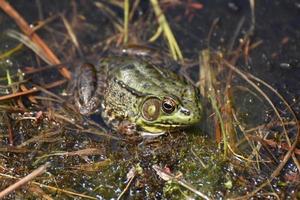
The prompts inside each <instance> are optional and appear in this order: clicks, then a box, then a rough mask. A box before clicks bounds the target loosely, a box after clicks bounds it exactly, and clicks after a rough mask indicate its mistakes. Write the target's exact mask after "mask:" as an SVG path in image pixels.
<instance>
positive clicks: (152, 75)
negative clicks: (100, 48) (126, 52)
mask: <svg viewBox="0 0 300 200" xmlns="http://www.w3.org/2000/svg"><path fill="white" fill-rule="evenodd" d="M104 61H105V62H103V61H102V62H101V63H102V64H103V63H106V67H107V69H106V70H107V81H108V82H111V81H118V82H119V84H121V85H124V86H126V88H128V89H131V90H132V92H135V93H136V95H141V96H143V95H151V94H152V95H155V96H164V95H168V94H170V93H171V94H173V95H174V96H179V97H180V96H182V92H183V91H182V90H179V89H183V90H184V88H185V87H189V84H187V83H186V81H185V79H183V78H181V77H179V76H177V75H176V74H175V73H174V72H172V71H169V70H166V69H165V68H164V67H162V66H158V65H154V64H153V63H150V62H149V61H146V60H143V59H141V58H136V57H127V56H123V57H122V56H121V57H110V58H106V59H104Z"/></svg>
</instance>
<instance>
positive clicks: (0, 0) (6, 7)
mask: <svg viewBox="0 0 300 200" xmlns="http://www.w3.org/2000/svg"><path fill="white" fill-rule="evenodd" d="M0 8H1V9H2V10H3V11H4V12H5V13H6V14H7V15H9V16H10V17H11V18H12V19H13V20H14V21H15V22H16V24H17V25H18V26H19V28H20V29H21V30H22V31H23V32H24V33H25V34H26V35H27V36H28V37H30V38H31V40H32V41H33V42H34V43H35V44H36V45H38V46H39V47H40V48H41V49H42V50H43V51H44V52H45V55H47V57H48V59H49V60H50V61H51V62H52V64H60V61H59V59H58V58H57V57H56V55H55V54H54V53H53V52H52V50H51V49H50V48H49V47H48V46H47V45H46V43H45V42H44V41H43V40H42V39H41V38H40V37H39V36H38V35H37V34H36V33H35V32H34V31H33V29H32V28H31V27H30V26H29V24H28V23H27V22H26V21H25V19H24V18H23V17H22V16H21V15H20V14H19V13H18V12H17V11H16V10H15V9H14V8H13V7H12V6H11V5H10V4H9V3H7V2H6V1H5V0H0ZM59 72H60V73H61V74H62V75H63V76H64V77H65V78H67V79H68V80H70V79H71V73H70V71H69V70H68V69H67V68H66V67H63V68H61V69H60V70H59Z"/></svg>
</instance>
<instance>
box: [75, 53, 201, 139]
mask: <svg viewBox="0 0 300 200" xmlns="http://www.w3.org/2000/svg"><path fill="white" fill-rule="evenodd" d="M76 87H77V89H76V91H77V92H76V94H75V102H76V106H77V108H78V110H79V112H80V113H81V114H83V115H89V114H92V113H95V112H98V111H99V112H100V113H101V116H102V118H103V120H104V121H105V123H106V124H107V125H109V126H110V127H112V128H113V129H115V130H119V131H121V132H124V133H125V134H132V133H133V132H134V133H140V134H141V135H143V136H147V135H151V136H157V135H160V134H163V133H165V132H166V131H174V130H178V129H181V128H184V127H187V126H191V125H193V124H196V123H198V122H199V121H200V119H201V116H202V106H201V103H200V95H199V91H198V89H197V88H196V87H194V86H193V85H192V84H191V83H189V82H187V81H186V79H184V78H183V77H181V76H178V75H177V74H176V73H174V72H173V71H170V70H168V69H167V68H163V67H161V66H159V65H157V64H154V63H152V62H151V60H150V59H143V57H141V56H140V57H137V56H128V55H120V56H111V57H106V58H103V59H101V60H100V61H99V62H98V64H97V65H96V66H93V65H91V64H84V65H82V66H81V67H80V74H79V76H78V78H77V83H76Z"/></svg>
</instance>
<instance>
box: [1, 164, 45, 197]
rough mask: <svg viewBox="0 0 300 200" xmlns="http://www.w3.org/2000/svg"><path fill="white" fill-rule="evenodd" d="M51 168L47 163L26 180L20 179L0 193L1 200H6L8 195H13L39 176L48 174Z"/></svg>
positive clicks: (26, 177)
mask: <svg viewBox="0 0 300 200" xmlns="http://www.w3.org/2000/svg"><path fill="white" fill-rule="evenodd" d="M49 166H50V163H46V164H44V165H42V166H40V167H39V168H37V169H35V170H34V171H33V172H31V173H30V174H28V175H27V176H25V177H24V178H22V179H20V180H19V181H17V182H16V183H14V184H13V185H10V186H9V187H8V188H6V189H4V190H3V191H1V192H0V199H2V198H4V197H5V196H6V195H8V194H9V193H11V192H13V191H14V190H16V189H18V188H19V187H21V186H22V185H24V184H26V183H28V182H29V181H31V180H32V179H34V178H35V177H37V176H39V175H41V174H43V173H44V172H46V169H47V167H49Z"/></svg>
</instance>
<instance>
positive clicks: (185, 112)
mask: <svg viewBox="0 0 300 200" xmlns="http://www.w3.org/2000/svg"><path fill="white" fill-rule="evenodd" d="M180 112H181V113H183V114H184V115H186V116H189V115H190V114H191V111H189V110H188V109H185V108H181V109H180Z"/></svg>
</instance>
